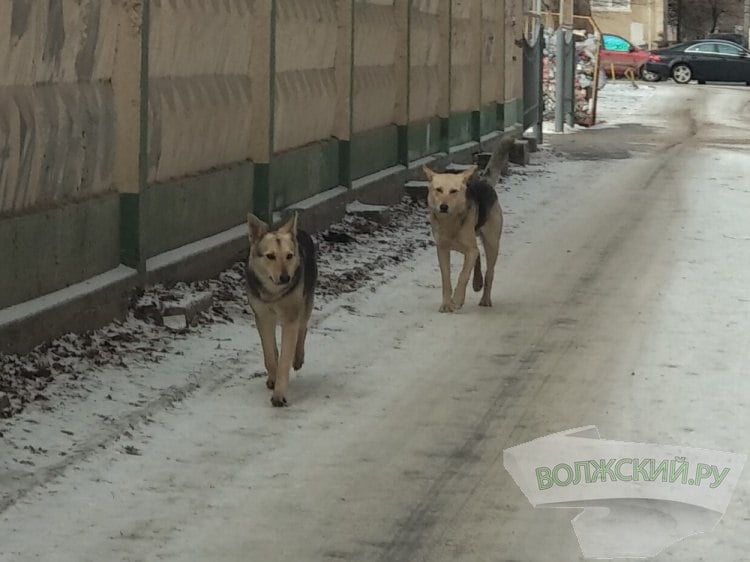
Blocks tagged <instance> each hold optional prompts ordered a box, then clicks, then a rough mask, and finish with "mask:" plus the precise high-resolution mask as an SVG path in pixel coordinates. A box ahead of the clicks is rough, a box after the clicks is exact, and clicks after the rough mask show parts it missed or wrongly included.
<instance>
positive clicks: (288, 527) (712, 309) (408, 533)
mask: <svg viewBox="0 0 750 562" xmlns="http://www.w3.org/2000/svg"><path fill="white" fill-rule="evenodd" d="M613 86H616V87H613ZM608 96H610V97H608ZM748 101H749V100H748V98H747V94H746V93H745V91H744V90H743V89H731V88H723V87H718V88H703V87H695V88H692V87H691V88H690V89H685V88H679V87H675V86H672V85H669V84H657V85H653V86H652V85H649V86H648V87H646V86H644V89H643V90H642V91H633V92H631V91H630V86H627V85H625V84H623V85H620V84H616V85H615V84H612V83H610V84H608V85H607V87H606V88H605V89H604V90H602V97H601V99H600V117H601V119H602V122H603V124H604V125H608V126H609V128H604V126H603V127H602V129H603V130H594V131H589V132H581V133H579V134H576V135H572V136H571V137H568V135H561V136H558V137H557V138H552V139H550V142H549V144H547V145H545V147H544V150H543V151H542V152H541V153H538V154H535V155H534V158H533V162H532V165H531V166H529V167H528V168H525V169H520V168H514V169H513V175H512V176H511V177H509V178H506V179H505V180H503V183H502V184H501V185H500V186H499V193H500V197H501V201H502V203H503V206H504V209H505V217H506V224H505V233H504V240H503V246H502V256H501V260H500V262H499V264H498V269H497V278H496V283H497V285H496V290H495V293H494V295H495V297H494V299H493V300H494V301H495V303H496V306H495V308H493V309H491V310H482V309H479V308H478V307H477V306H476V303H477V301H478V297H477V296H476V295H473V294H470V295H469V296H468V298H467V305H466V308H465V309H464V310H462V311H461V312H460V313H458V314H455V315H443V314H438V313H437V308H438V306H439V301H440V289H439V275H438V271H437V264H436V260H435V258H434V250H432V249H431V248H430V241H429V233H428V230H427V225H426V220H425V216H424V209H423V208H419V207H416V206H412V205H410V204H407V203H404V204H403V205H402V206H401V207H399V208H398V209H397V210H396V212H395V217H394V222H393V224H392V225H391V226H390V227H387V228H384V227H377V226H376V225H373V224H365V223H363V222H362V221H354V220H350V221H348V224H347V225H338V226H337V227H336V228H332V229H331V231H333V232H330V231H329V232H328V233H326V235H325V236H321V237H320V238H319V242H320V243H321V256H322V260H323V262H322V264H321V272H322V276H323V294H322V295H321V299H320V304H319V306H318V308H317V310H316V313H315V317H314V318H315V320H314V327H313V329H312V331H311V334H310V343H309V346H310V347H309V350H308V354H307V363H306V365H305V367H304V368H303V370H302V371H301V372H300V373H299V374H295V375H293V376H292V379H291V382H290V395H289V398H290V403H291V406H290V408H287V409H284V410H277V409H273V408H271V406H270V403H269V400H268V397H269V396H268V392H267V390H266V389H265V386H264V384H263V381H262V379H259V378H257V377H256V372H257V371H258V370H259V369H260V368H261V365H262V361H261V358H260V352H259V346H258V343H257V336H256V334H255V332H254V329H253V327H252V321H251V317H250V316H249V315H248V314H247V312H246V310H245V305H244V301H243V299H242V295H241V290H240V286H241V285H240V276H239V271H238V270H236V269H235V270H232V271H229V272H226V273H225V274H224V276H222V278H221V279H219V280H217V281H214V282H209V283H206V284H201V285H200V286H196V287H174V288H170V289H169V290H166V289H156V290H154V291H152V292H150V294H149V295H146V296H145V297H144V298H143V299H142V300H141V307H140V310H142V309H143V308H144V305H145V304H149V303H150V304H153V305H154V306H155V307H156V308H159V306H161V305H160V304H159V303H161V302H164V301H165V300H168V299H170V298H172V295H175V294H180V293H190V292H192V291H195V290H201V291H204V290H211V291H213V292H214V294H215V296H216V297H215V298H216V300H215V305H214V308H213V309H212V310H211V311H210V313H209V314H207V315H206V316H205V317H204V318H203V319H202V320H201V322H200V324H199V326H196V327H195V328H192V329H191V330H190V331H189V332H188V333H184V334H174V333H172V332H171V331H169V330H168V329H167V328H163V327H160V326H155V325H154V324H153V323H151V322H148V321H144V320H138V319H136V318H135V312H136V311H137V310H138V309H139V307H136V310H134V316H133V318H130V319H129V320H128V322H127V323H126V324H124V325H120V326H112V327H109V328H108V329H106V330H104V331H102V332H100V333H98V334H96V335H94V336H92V337H90V338H88V339H87V338H67V339H65V340H63V341H61V342H58V343H56V344H54V345H52V346H50V347H49V348H45V349H40V350H39V351H38V353H36V354H34V355H32V356H30V357H28V358H14V359H9V358H5V359H4V361H5V363H4V365H5V366H6V367H5V368H6V369H7V365H10V364H11V361H12V362H13V364H14V365H16V367H14V368H17V369H36V370H37V371H34V372H38V371H39V370H43V369H44V368H47V367H46V366H47V365H51V369H59V371H57V370H56V371H54V372H52V371H51V370H50V375H54V376H49V375H46V374H45V375H44V376H37V375H33V376H31V377H24V378H29V379H30V380H31V379H33V380H34V381H35V382H34V383H33V384H38V388H36V387H34V386H33V385H31V387H32V391H33V392H38V393H39V394H40V395H41V396H43V398H40V399H37V400H32V401H30V402H28V403H25V404H24V403H22V401H21V400H18V401H15V399H14V414H15V415H13V417H12V418H10V419H7V420H0V442H1V443H2V446H3V448H2V455H1V456H0V491H1V493H2V495H1V496H0V508H1V509H2V512H1V513H0V545H2V546H1V547H0V560H2V561H3V562H5V561H6V560H7V561H11V560H12V561H26V560H60V561H67V560H70V561H76V562H79V561H88V560H91V561H95V560H96V561H101V560H165V559H174V560H216V561H219V560H227V561H230V560H324V559H346V560H365V559H378V560H389V561H390V560H429V561H431V562H432V561H440V560H446V561H447V560H467V561H473V560H524V561H525V560H529V561H531V560H533V561H538V560H578V559H580V553H579V550H578V545H577V543H576V540H575V535H574V534H573V533H572V530H571V527H570V518H571V515H570V513H561V511H567V510H534V509H532V508H531V507H530V506H529V505H528V502H527V501H526V499H525V498H524V497H523V496H522V495H521V494H520V492H519V491H518V489H517V488H516V487H515V485H514V484H513V482H512V481H511V480H510V478H509V477H508V475H507V473H506V472H505V471H504V469H503V467H502V449H503V448H505V447H508V446H510V445H514V444H517V443H521V442H525V441H528V440H530V439H533V438H536V437H539V436H541V435H544V434H547V433H552V432H554V431H560V430H562V429H567V428H570V427H577V426H581V425H587V424H596V425H597V426H598V427H599V429H600V431H602V433H603V434H604V435H605V436H606V437H608V438H612V439H623V440H633V441H638V440H643V441H652V442H666V443H685V444H688V445H692V446H700V447H706V448H716V449H722V450H733V451H737V452H743V450H744V452H746V450H747V447H748V443H747V437H746V436H747V434H748V431H750V426H749V425H748V422H747V420H746V418H747V416H744V417H743V416H742V415H741V412H743V411H744V410H745V409H746V407H747V397H748V396H750V382H748V381H749V380H750V379H748V378H747V377H746V376H745V374H746V373H745V369H746V366H747V360H748V358H749V357H750V356H748V352H747V351H746V349H747V346H746V345H745V341H744V340H745V339H746V336H745V334H746V333H747V331H748V328H750V320H749V315H750V299H748V298H747V295H746V287H747V286H748V282H750V271H748V270H747V268H745V267H744V265H742V264H746V263H750V259H748V258H750V251H749V250H748V248H750V246H748V244H750V242H748V240H750V230H749V229H748V226H747V224H748V223H747V221H746V219H745V217H744V211H743V210H744V209H746V208H747V203H748V196H749V195H748V193H749V192H750V190H748V189H747V188H746V187H745V185H746V184H747V181H746V178H747V174H748V173H750V155H749V154H748V146H747V140H746V139H747V130H746V125H745V124H744V123H745V122H743V121H742V119H747V117H748V115H747V108H748ZM738 116H739V118H738ZM614 125H617V127H614ZM644 125H645V126H646V128H648V130H645V129H644ZM636 126H637V127H636ZM642 129H644V130H642ZM634 131H635V132H634ZM633 135H636V136H633ZM563 137H565V138H563ZM572 137H575V142H574V141H573V138H572ZM583 141H585V142H586V143H589V144H596V143H602V144H604V143H606V144H607V145H611V144H613V143H615V144H616V143H622V142H626V141H627V142H628V143H629V145H635V144H638V143H641V148H642V149H641V151H639V152H637V153H636V152H634V153H633V154H632V155H631V156H630V157H628V158H622V159H615V160H599V161H596V162H592V161H591V160H580V159H575V158H571V159H570V160H567V159H563V158H561V157H560V156H559V155H560V154H570V155H575V154H576V150H578V148H577V147H578V144H577V143H580V142H583ZM347 236H351V237H354V238H355V239H356V240H354V241H351V240H349V239H348V238H347ZM326 237H327V238H328V239H329V240H330V241H326V239H325V238H326ZM139 315H141V316H142V314H139ZM89 339H90V340H92V341H91V343H89ZM129 340H130V341H129ZM66 354H67V357H66ZM56 358H57V359H56ZM63 360H66V361H63ZM55 361H57V362H59V363H60V367H58V366H56V365H55ZM120 361H122V363H124V366H123V365H119V363H120ZM97 363H103V365H98V364H97ZM6 372H7V371H6ZM43 372H44V373H46V371H43ZM4 380H5V381H6V382H5V383H4V384H7V380H8V378H7V377H6V379H4ZM37 380H39V382H36V381H37ZM26 388H27V387H26V386H24V389H26ZM23 392H26V390H23ZM20 394H21V393H19V395H20ZM33 397H35V394H34V395H33ZM22 407H23V409H22ZM748 505H750V485H748V482H747V479H744V480H743V481H742V482H741V484H740V486H739V487H738V489H737V491H736V492H735V500H734V502H733V504H732V506H731V507H730V510H729V511H728V512H727V515H726V516H725V517H724V518H723V519H722V522H721V523H720V524H719V526H718V527H717V529H716V530H715V531H714V532H712V533H710V534H706V535H702V536H699V537H694V538H692V539H690V540H689V541H684V542H682V543H680V544H678V545H676V546H674V547H673V548H671V549H670V550H668V551H666V552H665V553H664V554H663V555H662V556H661V557H660V559H663V560H727V561H729V560H742V559H743V558H742V557H743V556H745V555H746V553H747V552H748V551H750V542H748V539H747V534H746V533H743V532H742V528H743V526H746V525H747V521H748V520H750V511H748V509H749V508H748ZM40 530H41V531H40Z"/></svg>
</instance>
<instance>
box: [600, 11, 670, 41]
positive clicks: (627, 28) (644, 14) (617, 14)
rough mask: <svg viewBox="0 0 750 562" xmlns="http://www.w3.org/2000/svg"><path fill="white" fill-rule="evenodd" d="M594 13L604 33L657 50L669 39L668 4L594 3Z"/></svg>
mask: <svg viewBox="0 0 750 562" xmlns="http://www.w3.org/2000/svg"><path fill="white" fill-rule="evenodd" d="M591 13H592V16H593V17H594V19H595V20H596V23H597V24H598V25H599V27H600V29H601V30H602V32H603V33H612V34H614V35H619V36H621V37H624V38H625V39H628V40H629V41H630V42H631V43H633V44H634V45H637V46H644V47H646V48H649V49H653V48H656V47H657V46H658V44H659V43H660V42H661V41H663V40H664V39H665V38H666V33H665V17H666V1H665V0H591Z"/></svg>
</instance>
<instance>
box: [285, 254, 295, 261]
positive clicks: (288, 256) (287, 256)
mask: <svg viewBox="0 0 750 562" xmlns="http://www.w3.org/2000/svg"><path fill="white" fill-rule="evenodd" d="M293 257H294V254H287V255H286V259H288V260H290V259H292V258H293Z"/></svg>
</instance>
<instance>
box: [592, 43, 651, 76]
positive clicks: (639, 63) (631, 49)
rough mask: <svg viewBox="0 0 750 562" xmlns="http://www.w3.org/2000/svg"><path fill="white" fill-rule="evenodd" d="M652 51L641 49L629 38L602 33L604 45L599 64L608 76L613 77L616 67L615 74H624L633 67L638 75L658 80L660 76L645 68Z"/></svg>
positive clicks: (601, 49)
mask: <svg viewBox="0 0 750 562" xmlns="http://www.w3.org/2000/svg"><path fill="white" fill-rule="evenodd" d="M650 57H651V53H650V52H649V51H647V50H646V49H641V48H639V47H636V46H635V45H633V44H632V43H631V42H630V41H628V40H627V39H623V38H622V37H620V36H619V35H612V34H611V33H602V46H601V48H600V49H599V64H600V65H601V69H602V72H606V73H607V77H608V78H611V77H612V69H613V68H614V72H615V76H624V74H625V71H626V70H627V69H629V68H631V69H633V71H634V72H635V75H636V77H640V78H643V79H644V80H648V81H649V82H656V81H657V80H659V77H658V76H657V75H656V74H654V73H653V72H649V71H648V70H646V69H645V64H646V63H647V62H648V61H649V59H650Z"/></svg>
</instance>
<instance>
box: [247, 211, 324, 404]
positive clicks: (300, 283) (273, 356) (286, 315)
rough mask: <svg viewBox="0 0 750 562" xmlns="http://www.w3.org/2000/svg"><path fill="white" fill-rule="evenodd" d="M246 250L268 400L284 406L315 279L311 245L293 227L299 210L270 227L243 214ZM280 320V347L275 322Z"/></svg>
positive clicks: (300, 354) (299, 360) (301, 354)
mask: <svg viewBox="0 0 750 562" xmlns="http://www.w3.org/2000/svg"><path fill="white" fill-rule="evenodd" d="M247 226H248V229H249V233H248V234H249V238H250V254H249V256H248V259H247V267H246V268H245V278H246V280H247V297H248V302H249V304H250V308H252V309H253V313H254V314H255V325H256V327H257V328H258V333H259V334H260V342H261V346H262V347H263V360H264V363H265V366H266V373H267V374H268V379H267V380H266V386H267V387H268V388H269V389H272V390H273V395H272V396H271V403H272V404H273V405H274V406H286V404H287V402H286V393H287V388H288V386H289V370H290V368H291V367H292V366H293V367H294V370H295V371H299V370H300V368H301V367H302V364H303V363H304V362H305V337H306V336H307V324H308V322H309V320H310V315H311V314H312V309H313V294H314V292H315V285H316V284H317V280H318V265H317V259H316V256H315V244H314V242H313V239H312V238H311V237H310V235H309V234H308V233H307V232H305V231H303V230H298V229H297V213H295V214H294V216H293V217H292V218H291V219H290V220H289V221H287V222H286V223H285V224H284V225H283V226H281V227H279V228H278V229H276V230H271V229H270V228H269V226H268V225H267V224H266V223H264V222H263V221H261V220H260V219H259V218H258V217H256V216H255V215H253V214H248V216H247ZM277 323H278V324H281V352H280V353H279V350H278V349H277V347H276V324H277Z"/></svg>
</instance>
